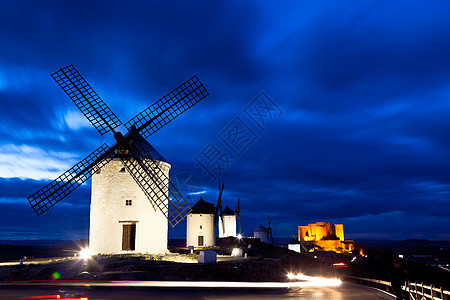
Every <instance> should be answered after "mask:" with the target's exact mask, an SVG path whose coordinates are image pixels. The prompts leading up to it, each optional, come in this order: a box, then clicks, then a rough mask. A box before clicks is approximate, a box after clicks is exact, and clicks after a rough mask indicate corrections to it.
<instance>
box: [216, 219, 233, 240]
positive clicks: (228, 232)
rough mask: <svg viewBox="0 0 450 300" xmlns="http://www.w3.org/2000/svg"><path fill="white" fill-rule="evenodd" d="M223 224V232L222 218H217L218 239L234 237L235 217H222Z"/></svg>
mask: <svg viewBox="0 0 450 300" xmlns="http://www.w3.org/2000/svg"><path fill="white" fill-rule="evenodd" d="M223 223H224V224H225V232H224V230H223V229H224V227H223V226H222V218H220V217H219V222H218V224H219V227H218V230H219V237H221V238H222V237H228V236H236V215H231V216H230V215H224V216H223Z"/></svg>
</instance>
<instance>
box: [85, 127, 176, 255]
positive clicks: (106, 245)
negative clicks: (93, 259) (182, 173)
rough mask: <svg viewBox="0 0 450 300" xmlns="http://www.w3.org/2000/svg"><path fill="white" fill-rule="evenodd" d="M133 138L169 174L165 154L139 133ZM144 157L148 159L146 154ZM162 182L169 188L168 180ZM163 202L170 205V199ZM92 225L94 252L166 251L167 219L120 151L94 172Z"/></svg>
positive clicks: (92, 248) (91, 247)
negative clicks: (121, 156)
mask: <svg viewBox="0 0 450 300" xmlns="http://www.w3.org/2000/svg"><path fill="white" fill-rule="evenodd" d="M134 142H139V143H140V144H141V146H142V147H143V148H145V149H146V152H147V153H149V154H150V155H151V157H152V159H153V160H154V161H155V162H156V163H157V164H158V166H159V168H160V170H161V171H162V172H163V173H164V175H165V176H166V177H167V178H169V170H170V164H169V163H168V162H167V161H166V160H165V159H164V157H162V156H161V154H159V153H158V152H157V151H156V150H155V149H154V148H153V147H152V146H151V145H150V144H149V143H148V142H147V141H146V140H144V139H143V138H142V137H140V136H136V138H135V139H134ZM141 159H142V160H148V159H147V158H145V157H142V158H141ZM163 184H164V187H165V188H167V182H166V183H163ZM163 205H165V206H167V205H168V199H167V200H165V203H164V204H163ZM89 225H90V226H89V249H90V250H91V251H92V253H117V252H122V251H126V252H128V251H135V252H138V253H164V252H167V236H168V229H169V226H168V222H167V219H166V217H165V215H164V214H163V213H162V211H161V210H159V209H158V208H157V207H156V206H154V205H153V204H152V202H150V201H148V198H147V196H146V195H145V193H144V192H143V191H142V190H141V188H140V187H139V185H137V184H136V182H135V181H134V179H133V177H132V176H131V174H130V173H128V171H127V169H126V167H125V166H124V164H123V162H122V161H121V159H120V154H118V153H115V154H114V155H113V156H112V157H111V160H110V161H109V162H108V163H107V164H106V165H104V166H103V167H102V168H101V169H100V170H98V171H97V172H95V173H94V174H93V175H92V196H91V212H90V224H89ZM150 229H151V230H150Z"/></svg>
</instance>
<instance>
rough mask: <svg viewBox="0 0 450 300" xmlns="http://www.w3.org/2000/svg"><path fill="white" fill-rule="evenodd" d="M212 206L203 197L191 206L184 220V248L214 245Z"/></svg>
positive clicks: (213, 214)
mask: <svg viewBox="0 0 450 300" xmlns="http://www.w3.org/2000/svg"><path fill="white" fill-rule="evenodd" d="M215 216H216V213H215V207H214V204H212V203H209V202H206V201H205V200H203V197H200V200H198V202H197V203H196V204H195V205H194V206H192V208H191V209H190V210H189V212H188V213H187V218H186V220H187V221H186V246H187V247H189V246H193V247H211V246H215V245H216V235H215V232H214V228H215V226H214V225H215Z"/></svg>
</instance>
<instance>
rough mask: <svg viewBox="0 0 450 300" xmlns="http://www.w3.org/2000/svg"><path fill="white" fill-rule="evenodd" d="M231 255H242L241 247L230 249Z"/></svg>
mask: <svg viewBox="0 0 450 300" xmlns="http://www.w3.org/2000/svg"><path fill="white" fill-rule="evenodd" d="M231 256H235V257H237V256H242V249H240V248H234V249H233V251H231Z"/></svg>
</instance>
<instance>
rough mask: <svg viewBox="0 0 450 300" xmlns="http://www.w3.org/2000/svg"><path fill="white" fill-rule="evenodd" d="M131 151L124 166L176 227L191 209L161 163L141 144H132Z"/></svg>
mask: <svg viewBox="0 0 450 300" xmlns="http://www.w3.org/2000/svg"><path fill="white" fill-rule="evenodd" d="M129 149H130V154H129V155H128V157H126V156H124V157H122V161H123V164H124V165H125V167H126V168H127V170H128V172H129V173H130V174H131V176H132V177H133V179H134V180H135V181H136V183H137V184H138V185H139V186H140V188H141V189H142V191H143V192H144V193H145V195H146V196H147V198H148V199H149V200H150V201H152V203H154V204H155V205H156V207H157V208H158V209H159V210H160V211H161V212H162V213H163V214H164V215H165V216H166V218H167V219H168V221H169V224H170V225H171V226H172V227H175V225H177V224H178V223H179V222H181V221H182V220H183V219H184V217H185V216H186V214H187V212H188V211H189V209H191V207H190V206H189V204H188V203H187V202H186V200H185V199H184V198H183V196H182V195H181V194H180V192H179V191H178V190H177V189H176V188H175V186H174V185H173V184H172V182H170V180H169V178H168V177H167V176H166V174H165V173H164V172H163V170H162V169H161V168H160V166H159V163H158V162H157V161H155V160H153V158H152V157H151V155H150V154H149V153H147V151H146V150H145V149H144V147H142V146H141V144H140V143H132V147H129ZM166 186H167V188H166Z"/></svg>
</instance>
